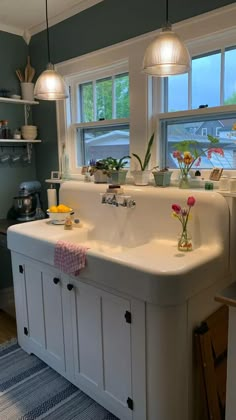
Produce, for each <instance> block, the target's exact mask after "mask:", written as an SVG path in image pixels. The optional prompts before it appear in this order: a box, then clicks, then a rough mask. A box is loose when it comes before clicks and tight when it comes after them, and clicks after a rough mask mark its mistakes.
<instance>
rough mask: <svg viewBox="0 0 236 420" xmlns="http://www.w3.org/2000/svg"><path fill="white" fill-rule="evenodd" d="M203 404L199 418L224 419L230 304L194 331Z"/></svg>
mask: <svg viewBox="0 0 236 420" xmlns="http://www.w3.org/2000/svg"><path fill="white" fill-rule="evenodd" d="M194 341H195V350H196V362H197V372H198V375H199V381H198V382H199V383H200V387H201V397H202V402H203V407H202V409H201V418H199V420H224V418H225V399H226V372H227V342H228V307H227V306H225V305H224V306H222V307H221V308H219V309H218V310H217V311H216V312H214V313H213V314H212V315H211V316H209V317H208V318H207V319H206V320H205V321H204V322H203V323H202V324H201V326H200V327H198V328H196V329H195V331H194Z"/></svg>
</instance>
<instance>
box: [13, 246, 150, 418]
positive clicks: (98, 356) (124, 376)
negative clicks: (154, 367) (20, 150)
mask: <svg viewBox="0 0 236 420" xmlns="http://www.w3.org/2000/svg"><path fill="white" fill-rule="evenodd" d="M12 266H13V278H14V290H15V302H16V317H17V329H18V340H19V344H20V345H21V347H22V348H23V349H24V350H26V351H27V352H29V353H34V354H36V355H37V356H38V357H40V358H41V359H42V360H44V361H45V362H46V363H48V365H50V366H51V367H53V368H54V369H55V370H57V371H58V372H59V373H61V374H62V375H64V376H65V377H66V378H67V379H69V380H70V381H71V382H72V383H74V384H75V385H77V386H78V387H79V388H80V389H82V390H83V391H84V392H86V393H87V394H88V395H90V396H91V397H92V398H94V399H95V400H96V401H97V402H98V403H100V404H101V405H103V406H104V407H106V408H107V409H108V410H110V411H111V412H112V413H114V414H115V415H116V416H117V417H119V418H121V419H122V420H131V419H133V420H136V419H137V420H142V419H143V418H144V417H143V416H142V414H141V416H140V412H141V411H142V410H143V411H144V410H145V399H144V398H143V396H144V395H145V381H143V384H141V386H140V387H139V390H138V392H137V395H138V394H139V393H140V395H142V398H137V397H136V402H134V392H133V389H132V382H133V380H134V377H137V376H138V377H140V378H143V372H144V364H145V357H144V355H143V353H141V352H140V348H142V346H143V347H144V344H143V343H144V340H145V338H144V337H145V333H144V305H143V304H142V303H141V302H138V301H136V302H133V301H132V300H129V299H127V298H125V297H121V296H117V295H115V294H113V293H110V292H107V291H104V290H102V289H100V288H98V287H94V286H92V285H90V284H87V283H86V282H85V281H83V278H81V279H80V280H77V279H75V278H71V277H69V276H67V275H64V274H61V273H60V272H58V270H56V269H55V268H53V267H51V266H48V265H45V264H42V263H40V262H38V261H34V260H32V259H30V258H27V257H24V256H22V255H20V254H16V253H14V252H12ZM131 311H132V315H131ZM131 318H132V319H131ZM133 318H134V322H133ZM141 318H143V319H142V322H140V321H141ZM135 319H136V321H135ZM137 337H138V338H137ZM140 337H143V343H142V344H141V346H140V347H139V348H136V347H135V343H137V340H139V342H140ZM140 343H141V342H140ZM132 347H133V354H131V350H132ZM133 371H134V372H133ZM132 372H133V377H132ZM140 372H141V373H140ZM135 389H136V388H135ZM139 405H142V407H143V408H142V410H141V411H140V408H139V409H138V411H137V412H135V408H138V407H139Z"/></svg>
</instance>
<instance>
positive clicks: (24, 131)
mask: <svg viewBox="0 0 236 420" xmlns="http://www.w3.org/2000/svg"><path fill="white" fill-rule="evenodd" d="M21 135H22V137H23V139H25V140H35V139H36V137H37V127H36V125H22V127H21Z"/></svg>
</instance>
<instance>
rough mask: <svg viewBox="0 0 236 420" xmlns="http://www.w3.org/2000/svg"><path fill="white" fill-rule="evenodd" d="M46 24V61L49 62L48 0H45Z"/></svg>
mask: <svg viewBox="0 0 236 420" xmlns="http://www.w3.org/2000/svg"><path fill="white" fill-rule="evenodd" d="M46 24H47V45H48V63H51V57H50V45H49V28H48V0H46Z"/></svg>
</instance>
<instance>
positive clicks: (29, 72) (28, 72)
mask: <svg viewBox="0 0 236 420" xmlns="http://www.w3.org/2000/svg"><path fill="white" fill-rule="evenodd" d="M34 75H35V69H34V68H33V67H32V66H31V64H30V56H29V55H28V57H27V64H26V67H25V82H32V80H33V77H34Z"/></svg>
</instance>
